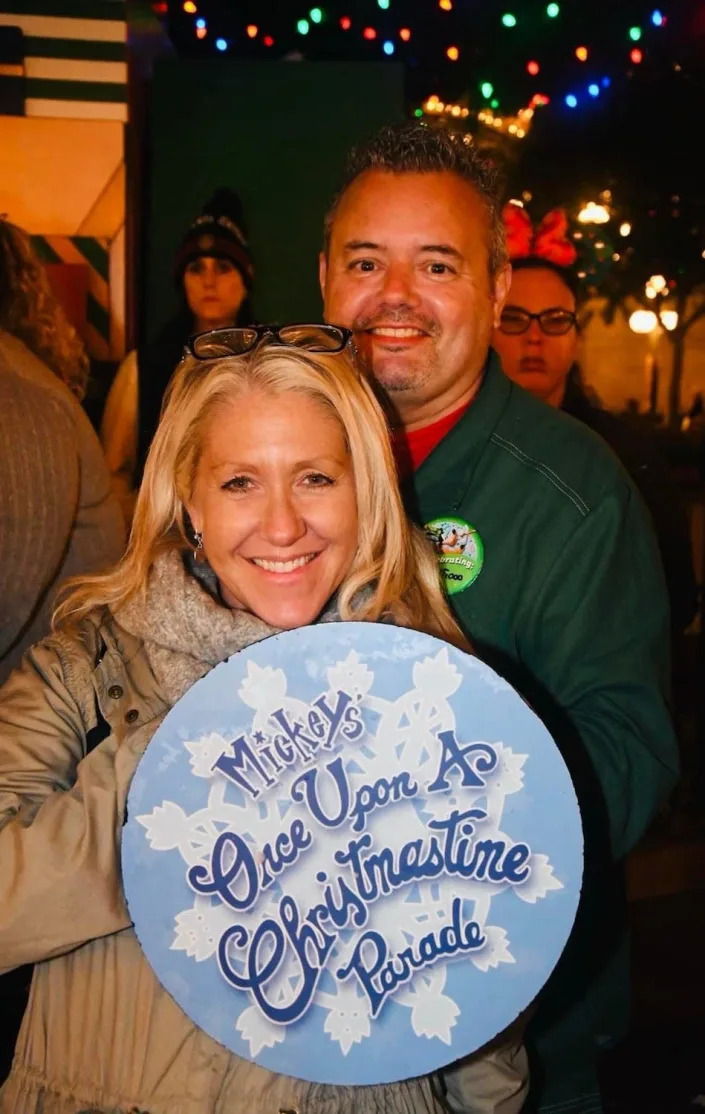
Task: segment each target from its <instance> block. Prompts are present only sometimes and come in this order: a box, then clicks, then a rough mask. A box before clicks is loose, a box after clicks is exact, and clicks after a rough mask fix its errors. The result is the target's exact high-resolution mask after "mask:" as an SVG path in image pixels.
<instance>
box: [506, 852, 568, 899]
mask: <svg viewBox="0 0 705 1114" xmlns="http://www.w3.org/2000/svg"><path fill="white" fill-rule="evenodd" d="M529 866H530V867H531V873H530V874H529V877H528V878H527V880H526V882H523V883H522V884H521V886H517V887H516V891H515V892H516V895H517V897H520V898H521V900H522V901H526V902H527V903H528V904H529V905H535V903H536V902H537V901H540V900H541V898H542V897H545V896H546V894H547V893H548V891H549V890H562V889H563V883H562V882H561V881H560V880H559V879H558V878H556V876H555V874H554V873H553V867H552V866H551V864H550V862H549V860H548V855H532V856H531V858H530V859H529Z"/></svg>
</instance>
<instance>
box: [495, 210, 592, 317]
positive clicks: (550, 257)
mask: <svg viewBox="0 0 705 1114" xmlns="http://www.w3.org/2000/svg"><path fill="white" fill-rule="evenodd" d="M502 220H503V221H504V227H505V229H506V233H507V252H508V255H509V261H510V263H511V265H512V269H513V270H515V271H523V270H529V269H538V268H539V267H545V268H547V269H548V270H549V271H554V272H555V273H556V274H557V275H558V276H559V278H560V279H561V280H562V281H563V282H564V283H565V285H566V286H567V287H568V289H569V290H570V291H571V293H572V294H574V295H575V297H576V298H577V297H579V295H580V283H579V282H578V279H577V277H576V275H575V274H574V272H573V271H572V270H570V268H571V267H572V265H573V264H574V263H575V262H576V260H577V258H578V253H577V251H576V249H575V244H574V243H573V242H572V240H570V239H569V238H568V218H567V216H566V214H565V211H564V210H563V209H551V210H550V212H548V213H546V215H545V217H544V218H543V220H541V221H540V223H539V224H538V225H537V226H536V227H534V225H533V224H532V223H531V218H530V216H529V214H528V213H527V211H526V209H524V208H523V207H522V206H520V205H513V204H512V203H511V202H509V203H508V204H507V205H505V206H504V208H503V209H502Z"/></svg>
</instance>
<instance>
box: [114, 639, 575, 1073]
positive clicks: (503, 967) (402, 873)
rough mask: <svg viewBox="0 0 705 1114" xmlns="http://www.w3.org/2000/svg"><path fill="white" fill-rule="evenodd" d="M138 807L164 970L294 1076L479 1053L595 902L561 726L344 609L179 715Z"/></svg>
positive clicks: (166, 730) (383, 1069)
mask: <svg viewBox="0 0 705 1114" xmlns="http://www.w3.org/2000/svg"><path fill="white" fill-rule="evenodd" d="M128 804H129V817H130V820H129V822H128V824H127V826H126V829H125V834H124V844H123V873H124V879H125V889H126V893H127V898H128V903H129V907H130V911H131V915H132V916H133V919H134V922H135V928H136V930H137V933H138V936H139V938H140V942H141V944H142V947H143V948H144V951H145V953H146V955H147V958H148V959H149V961H150V963H151V964H152V966H153V968H154V970H155V972H156V973H157V975H158V977H159V978H160V980H161V982H162V983H163V984H164V986H165V987H166V989H167V990H169V992H170V993H171V994H172V996H173V997H174V998H175V999H176V1001H177V1002H178V1003H179V1004H180V1005H181V1007H182V1008H183V1009H184V1010H185V1012H186V1013H187V1014H188V1015H189V1016H190V1017H191V1018H192V1019H193V1020H194V1021H195V1022H196V1023H197V1024H198V1025H199V1026H200V1027H201V1028H203V1029H205V1030H206V1031H207V1032H208V1033H210V1034H211V1035H212V1036H213V1037H214V1038H215V1039H217V1040H219V1041H220V1042H221V1043H223V1044H224V1045H226V1046H227V1047H228V1048H230V1049H231V1050H232V1051H234V1052H236V1053H238V1054H239V1055H241V1056H245V1057H247V1058H250V1059H254V1060H256V1061H257V1062H258V1063H260V1064H262V1065H263V1066H265V1067H268V1068H270V1069H271V1070H273V1071H277V1072H281V1073H284V1074H288V1075H295V1076H299V1077H301V1078H305V1079H310V1080H314V1081H320V1082H333V1083H360V1084H362V1083H380V1082H387V1081H392V1080H396V1079H401V1078H408V1077H410V1076H416V1075H420V1074H423V1073H427V1072H430V1071H433V1070H435V1069H437V1068H439V1067H440V1066H442V1065H443V1064H446V1063H449V1062H450V1061H452V1060H454V1059H456V1058H458V1057H459V1056H462V1055H465V1054H467V1053H469V1052H471V1051H473V1050H474V1049H476V1048H479V1047H480V1046H482V1045H483V1044H485V1043H486V1042H487V1041H488V1040H490V1039H491V1038H492V1037H493V1036H494V1035H496V1034H497V1033H498V1032H500V1031H501V1030H502V1029H504V1028H505V1027H506V1026H507V1025H508V1024H510V1023H511V1022H512V1021H513V1020H514V1019H515V1017H516V1016H517V1015H518V1014H519V1013H520V1012H521V1010H522V1009H524V1008H525V1006H526V1005H528V1003H529V1002H530V1001H531V999H532V998H533V997H534V996H535V994H536V993H537V991H538V990H539V989H540V987H541V986H542V984H543V983H544V982H545V980H546V978H547V977H548V975H549V974H550V971H551V970H552V968H553V966H554V965H555V962H556V960H557V959H558V956H559V955H560V952H561V950H562V948H563V945H564V944H565V941H566V939H567V936H568V933H569V931H570V927H571V925H572V921H573V917H574V914H575V909H576V905H577V899H578V894H579V889H580V879H581V835H580V824H579V817H578V811H577V805H576V801H575V797H574V794H573V790H572V786H571V784H570V780H569V778H568V775H567V772H566V770H565V767H564V765H563V763H562V760H561V758H560V755H559V754H558V751H557V750H556V748H555V746H554V744H553V742H552V740H551V739H550V737H549V735H548V734H547V732H546V730H545V728H544V727H543V726H542V724H541V723H540V721H539V720H538V719H537V718H536V717H535V716H534V715H533V713H532V712H531V711H530V710H529V709H528V708H527V707H526V705H525V704H524V703H523V701H522V700H521V699H520V698H519V697H518V696H517V694H516V693H515V692H514V691H513V690H512V689H511V688H510V687H509V686H508V685H507V684H506V683H505V682H503V681H502V680H501V679H500V678H499V677H498V676H497V675H496V674H494V673H493V672H492V670H490V669H489V668H488V667H487V666H484V665H483V664H482V663H480V662H479V661H478V660H477V659H475V658H472V657H469V656H468V655H466V654H463V653H461V652H460V651H457V650H455V649H453V648H451V647H449V646H446V645H445V644H444V643H441V642H439V641H438V640H436V639H433V638H431V637H429V636H427V635H421V634H418V633H416V632H413V631H408V630H403V629H400V628H395V627H389V626H383V625H376V624H366V623H346V624H330V625H321V626H316V627H308V628H304V629H300V630H296V631H290V632H287V633H286V634H282V635H278V636H277V637H275V638H271V639H267V640H266V641H265V642H262V643H258V644H256V645H254V646H251V647H250V648H249V649H248V650H246V651H244V652H243V653H241V654H238V655H236V656H235V657H234V658H232V659H230V660H229V661H228V662H226V663H224V664H223V665H221V666H219V667H217V668H216V669H214V670H213V671H212V673H210V674H209V675H208V676H207V677H205V678H204V679H203V680H202V681H200V682H199V683H198V684H196V685H195V686H194V687H193V688H192V689H191V690H190V691H189V692H188V693H187V695H186V696H185V697H184V698H183V699H182V700H181V701H180V702H179V704H178V705H176V706H175V708H174V709H173V710H172V712H171V713H170V714H169V715H168V716H167V718H166V720H165V722H164V724H163V725H162V727H161V728H160V729H159V732H158V733H157V735H156V736H155V737H154V739H153V741H152V743H151V744H150V746H149V748H148V750H147V752H146V754H145V756H144V758H143V759H142V762H141V763H140V766H139V768H138V771H137V774H136V776H135V779H134V782H133V786H132V789H131V792H130V798H129V803H128ZM373 1035H374V1036H376V1037H377V1039H376V1040H374V1039H370V1038H371V1037H372V1036H373ZM380 1037H381V1038H382V1039H381V1040H380V1039H379V1038H380Z"/></svg>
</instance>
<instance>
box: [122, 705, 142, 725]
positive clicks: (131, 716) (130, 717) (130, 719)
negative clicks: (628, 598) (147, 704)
mask: <svg viewBox="0 0 705 1114" xmlns="http://www.w3.org/2000/svg"><path fill="white" fill-rule="evenodd" d="M138 716H139V712H138V711H137V709H136V708H130V710H129V712H126V713H125V723H134V722H135V720H136V719H137V717H138Z"/></svg>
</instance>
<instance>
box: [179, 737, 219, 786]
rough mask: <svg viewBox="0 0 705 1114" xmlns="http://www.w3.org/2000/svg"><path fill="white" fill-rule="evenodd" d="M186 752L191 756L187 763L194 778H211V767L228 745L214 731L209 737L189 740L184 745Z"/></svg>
mask: <svg viewBox="0 0 705 1114" xmlns="http://www.w3.org/2000/svg"><path fill="white" fill-rule="evenodd" d="M184 746H185V747H186V750H187V751H188V752H189V754H190V755H191V757H190V759H189V762H190V765H191V770H192V772H193V774H194V775H195V776H196V777H207V778H212V777H213V766H214V764H215V763H216V762H217V761H218V759H219V758H220V756H221V754H222V753H223V752H224V751H227V750H228V748H229V746H230V743H229V741H228V740H227V739H225V738H224V737H223V736H222V735H219V734H218V733H217V732H216V731H213V732H211V734H210V735H202V736H201V737H200V739H189V740H187V741H186V742H185V743H184Z"/></svg>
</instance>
